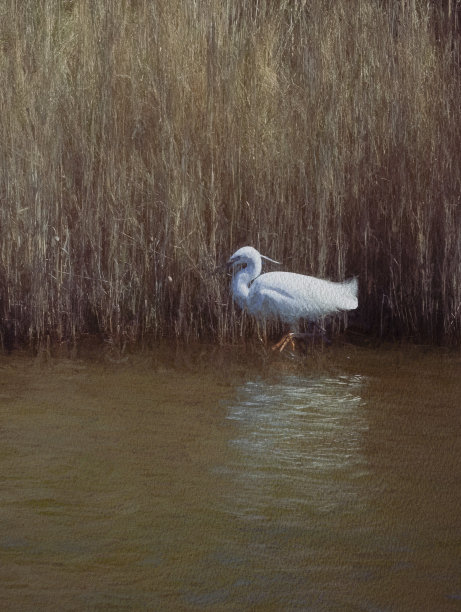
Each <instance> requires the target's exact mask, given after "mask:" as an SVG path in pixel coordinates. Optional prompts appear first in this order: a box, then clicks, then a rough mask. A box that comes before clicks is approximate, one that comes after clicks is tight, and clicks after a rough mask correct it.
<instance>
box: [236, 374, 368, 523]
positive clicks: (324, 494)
mask: <svg viewBox="0 0 461 612" xmlns="http://www.w3.org/2000/svg"><path fill="white" fill-rule="evenodd" d="M362 385H363V379H362V377H360V376H338V377H336V378H329V377H325V376H318V377H310V378H307V377H299V376H286V377H285V378H283V379H282V380H281V381H278V382H274V383H271V382H268V381H267V380H264V379H256V380H252V381H248V382H246V383H245V384H244V385H243V386H242V387H241V388H239V389H238V390H237V398H236V401H235V402H233V403H232V404H231V406H230V407H229V414H228V418H229V419H230V420H232V421H235V422H236V423H237V424H238V426H239V428H238V437H237V438H236V439H235V440H233V441H232V444H234V445H235V446H236V447H237V448H238V450H239V454H238V461H239V465H238V466H234V469H235V480H236V482H235V493H234V494H233V497H232V499H233V501H234V504H235V511H236V512H237V514H238V515H240V516H249V517H251V516H253V517H255V516H257V517H264V516H265V514H266V512H267V510H268V509H272V510H273V508H274V504H276V507H279V509H280V510H282V509H283V510H288V509H292V510H295V509H296V510H297V511H298V512H295V513H294V514H293V516H292V517H291V520H298V521H299V520H302V517H303V514H302V512H303V511H304V512H309V513H311V514H318V513H325V512H327V513H338V512H341V511H347V512H350V511H351V504H355V505H357V504H360V503H362V502H361V500H360V499H359V498H358V496H357V495H356V490H355V487H356V481H357V478H360V477H361V476H362V475H363V472H364V470H366V461H365V458H364V457H363V454H362V451H361V449H362V444H361V438H362V434H363V432H364V431H365V430H366V429H367V421H366V413H365V407H364V405H363V403H362V402H361V398H360V393H361V388H362ZM355 511H356V512H357V511H358V509H357V508H355Z"/></svg>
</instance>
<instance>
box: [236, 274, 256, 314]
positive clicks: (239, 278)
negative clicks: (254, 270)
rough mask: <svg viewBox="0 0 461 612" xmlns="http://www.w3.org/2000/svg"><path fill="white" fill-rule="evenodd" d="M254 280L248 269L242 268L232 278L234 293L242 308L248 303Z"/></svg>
mask: <svg viewBox="0 0 461 612" xmlns="http://www.w3.org/2000/svg"><path fill="white" fill-rule="evenodd" d="M252 280H253V279H252V278H251V276H250V275H249V274H248V272H247V271H246V270H240V272H238V273H237V274H235V275H234V278H233V279H232V295H233V296H234V300H235V301H236V302H237V304H238V305H239V306H240V308H243V307H244V306H245V304H246V301H247V298H248V293H249V292H250V283H251V281H252Z"/></svg>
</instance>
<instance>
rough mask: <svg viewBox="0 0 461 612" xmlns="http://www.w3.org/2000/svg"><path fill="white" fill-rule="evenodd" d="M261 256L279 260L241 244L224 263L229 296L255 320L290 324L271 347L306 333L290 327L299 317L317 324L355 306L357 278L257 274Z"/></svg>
mask: <svg viewBox="0 0 461 612" xmlns="http://www.w3.org/2000/svg"><path fill="white" fill-rule="evenodd" d="M261 258H264V259H267V260H268V261H272V262H273V263H276V264H278V263H279V262H278V261H275V260H273V259H270V258H269V257H266V256H265V255H261V254H260V253H259V252H258V251H257V250H256V249H254V248H253V247H250V246H245V247H242V248H241V249H238V251H236V252H235V253H234V254H233V255H232V257H231V258H230V259H229V261H228V262H227V267H228V269H232V271H233V278H232V296H233V299H234V301H235V302H236V303H237V304H238V305H239V306H240V307H241V308H243V309H246V310H247V312H248V313H249V314H251V315H252V316H254V317H255V318H256V320H257V321H258V322H259V321H266V320H267V319H277V318H278V319H280V320H281V321H282V322H283V323H288V324H289V325H290V328H291V331H290V332H289V333H288V334H285V336H283V338H282V339H281V340H280V342H278V343H277V344H275V345H274V346H273V347H272V348H273V349H279V350H280V351H283V349H284V348H285V347H286V345H287V344H288V343H289V344H290V345H291V346H292V347H294V339H295V338H298V337H303V336H306V335H307V334H299V333H298V332H297V331H294V330H297V329H298V324H299V321H300V319H306V320H307V321H309V322H311V323H314V325H316V326H317V327H318V325H317V321H318V320H319V319H320V318H321V317H324V316H327V315H332V314H335V313H338V312H341V311H345V310H354V309H355V308H357V306H358V300H357V291H358V282H357V278H351V279H350V280H347V281H344V282H342V283H334V282H332V281H328V280H322V279H320V278H314V277H313V276H305V275H304V274H295V273H293V272H266V273H265V274H261V269H262V262H261ZM322 331H323V332H324V330H322Z"/></svg>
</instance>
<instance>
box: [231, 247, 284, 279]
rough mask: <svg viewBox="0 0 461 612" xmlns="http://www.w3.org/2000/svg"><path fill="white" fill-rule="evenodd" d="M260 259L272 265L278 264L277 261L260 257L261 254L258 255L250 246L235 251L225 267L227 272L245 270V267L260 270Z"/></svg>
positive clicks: (263, 256)
mask: <svg viewBox="0 0 461 612" xmlns="http://www.w3.org/2000/svg"><path fill="white" fill-rule="evenodd" d="M261 257H262V258H263V259H267V260H268V261H271V262H272V263H276V264H278V263H279V262H278V261H275V260H274V259H271V258H270V257H266V256H265V255H261V253H259V252H258V251H257V250H256V249H255V248H253V247H251V246H244V247H242V248H241V249H238V251H235V253H234V254H233V255H232V256H231V257H230V259H229V261H228V262H227V265H226V267H227V270H228V271H233V270H235V269H236V268H238V269H240V270H241V269H243V268H246V267H247V266H252V267H253V268H255V269H259V270H261ZM258 274H259V272H258Z"/></svg>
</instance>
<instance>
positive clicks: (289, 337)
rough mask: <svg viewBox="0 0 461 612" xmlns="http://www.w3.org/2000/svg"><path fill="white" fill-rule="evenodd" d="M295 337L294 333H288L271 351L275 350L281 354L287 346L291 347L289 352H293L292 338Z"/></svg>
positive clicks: (293, 343)
mask: <svg viewBox="0 0 461 612" xmlns="http://www.w3.org/2000/svg"><path fill="white" fill-rule="evenodd" d="M296 335H297V334H295V333H294V332H289V333H288V334H285V335H284V336H283V338H282V339H281V340H279V341H278V342H277V344H274V346H273V347H272V350H273V351H275V350H277V351H279V352H280V353H281V352H282V351H283V350H284V349H285V348H286V346H287V345H288V344H289V345H290V347H291V350H292V351H294V350H295V341H294V338H295V336H296Z"/></svg>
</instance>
